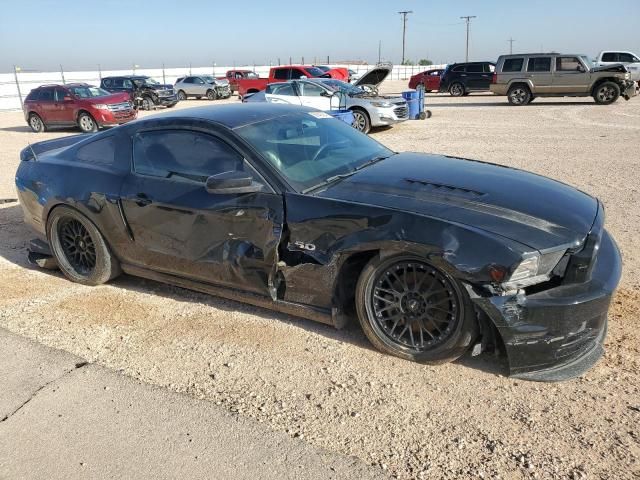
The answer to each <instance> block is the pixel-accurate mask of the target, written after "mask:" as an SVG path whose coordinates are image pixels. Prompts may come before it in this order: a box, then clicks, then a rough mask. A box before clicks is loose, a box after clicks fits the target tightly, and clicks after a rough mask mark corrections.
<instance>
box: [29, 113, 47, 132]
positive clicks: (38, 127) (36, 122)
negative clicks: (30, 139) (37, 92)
mask: <svg viewBox="0 0 640 480" xmlns="http://www.w3.org/2000/svg"><path fill="white" fill-rule="evenodd" d="M29 127H31V130H33V131H34V132H36V133H41V132H46V131H47V127H46V125H45V124H44V122H43V121H42V118H40V115H38V114H37V113H32V114H31V115H29Z"/></svg>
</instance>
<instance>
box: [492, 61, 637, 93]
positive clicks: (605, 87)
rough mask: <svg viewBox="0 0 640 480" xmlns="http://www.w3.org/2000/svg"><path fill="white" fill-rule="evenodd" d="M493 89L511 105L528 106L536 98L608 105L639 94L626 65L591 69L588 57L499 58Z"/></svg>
mask: <svg viewBox="0 0 640 480" xmlns="http://www.w3.org/2000/svg"><path fill="white" fill-rule="evenodd" d="M490 89H491V91H492V92H493V93H495V94H496V95H506V96H507V98H508V99H509V103H510V104H511V105H527V104H528V103H530V102H531V101H532V100H533V99H534V98H536V97H589V96H591V97H593V98H594V100H595V101H596V103H598V104H601V105H608V104H610V103H613V102H615V101H616V100H618V97H620V96H622V97H624V98H625V99H626V100H629V98H631V97H633V96H634V95H635V94H636V90H635V87H634V83H633V82H632V81H631V80H630V75H629V72H628V71H627V69H626V68H625V67H624V65H621V64H614V65H607V66H605V67H591V66H590V62H589V59H588V57H587V56H586V55H575V54H569V55H565V54H559V53H526V54H520V55H502V56H501V57H500V58H498V63H497V65H496V71H495V73H494V75H493V82H492V84H491V86H490Z"/></svg>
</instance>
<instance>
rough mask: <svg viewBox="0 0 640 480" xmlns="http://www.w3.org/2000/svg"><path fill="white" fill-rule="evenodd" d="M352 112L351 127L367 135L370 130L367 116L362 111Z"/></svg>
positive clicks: (369, 121) (355, 110)
mask: <svg viewBox="0 0 640 480" xmlns="http://www.w3.org/2000/svg"><path fill="white" fill-rule="evenodd" d="M352 112H353V127H354V128H355V129H356V130H358V131H359V132H362V133H369V130H371V120H370V119H369V115H368V114H367V112H365V111H364V110H360V109H354V110H352Z"/></svg>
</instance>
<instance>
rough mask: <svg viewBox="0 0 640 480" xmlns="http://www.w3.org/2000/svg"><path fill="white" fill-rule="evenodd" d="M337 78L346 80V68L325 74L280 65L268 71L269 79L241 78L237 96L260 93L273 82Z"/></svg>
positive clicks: (309, 68) (299, 67) (347, 73)
mask: <svg viewBox="0 0 640 480" xmlns="http://www.w3.org/2000/svg"><path fill="white" fill-rule="evenodd" d="M322 77H324V78H337V79H338V80H346V79H348V78H349V72H348V71H347V69H346V68H333V69H331V70H329V71H327V72H324V71H322V70H320V69H319V68H317V67H311V66H306V65H282V66H278V67H272V68H271V69H270V70H269V78H241V79H239V80H238V82H237V83H238V95H239V96H240V98H243V97H244V96H245V95H246V94H247V93H256V92H260V91H261V90H264V89H265V88H267V85H268V84H270V83H274V82H283V81H287V80H297V79H300V78H322Z"/></svg>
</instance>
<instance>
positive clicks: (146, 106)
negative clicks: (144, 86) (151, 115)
mask: <svg viewBox="0 0 640 480" xmlns="http://www.w3.org/2000/svg"><path fill="white" fill-rule="evenodd" d="M154 105H155V103H154V102H153V99H152V98H151V97H142V109H143V110H147V111H149V110H152V109H153V107H154Z"/></svg>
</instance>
